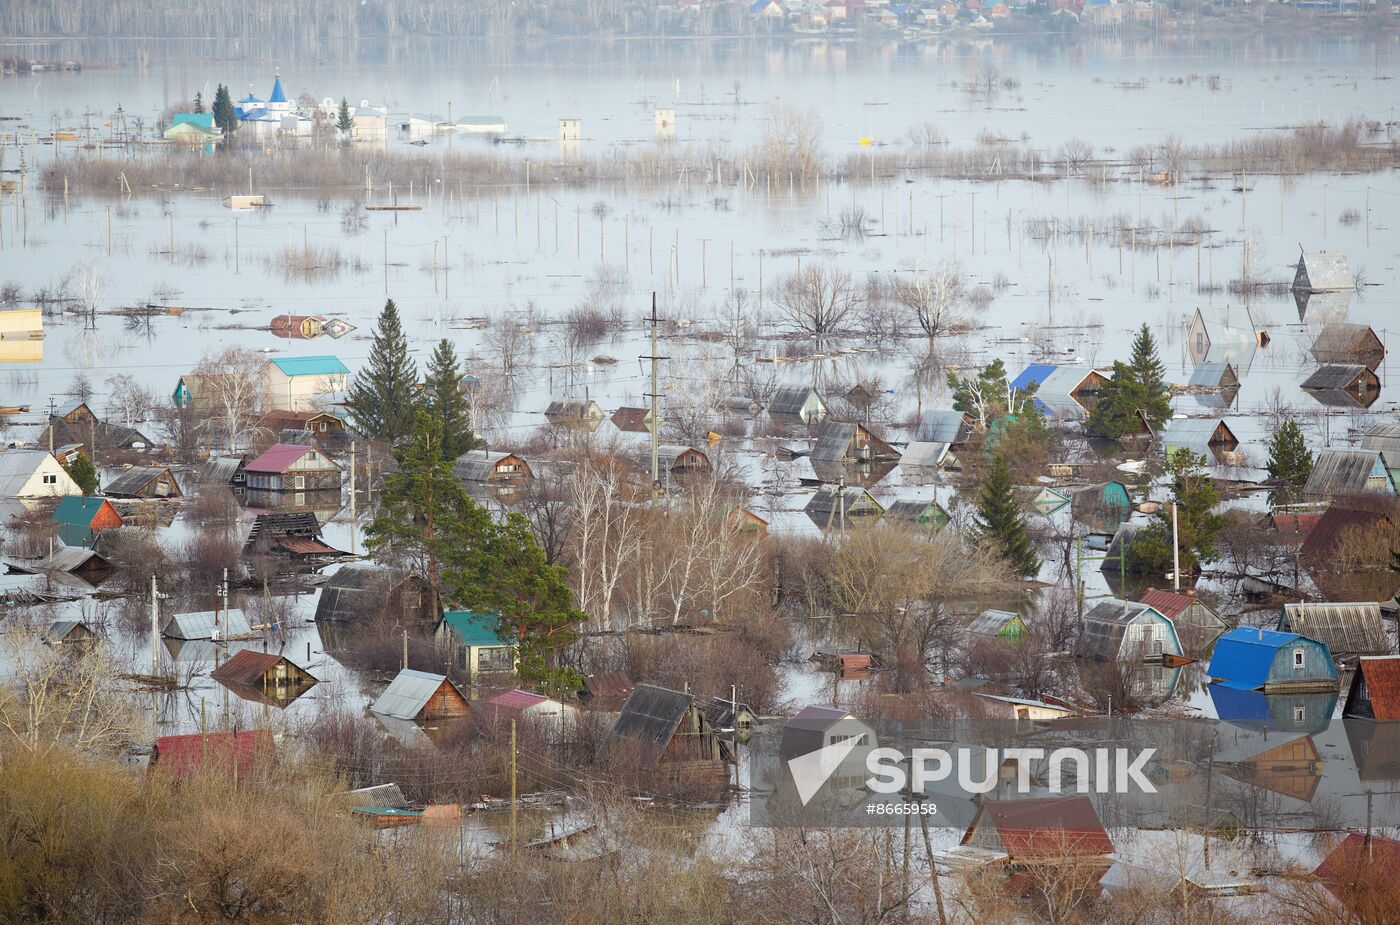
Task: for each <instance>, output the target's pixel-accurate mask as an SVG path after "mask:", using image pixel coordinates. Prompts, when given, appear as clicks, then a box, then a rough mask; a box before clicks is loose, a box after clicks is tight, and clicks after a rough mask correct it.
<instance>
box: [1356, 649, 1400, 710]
mask: <svg viewBox="0 0 1400 925" xmlns="http://www.w3.org/2000/svg"><path fill="white" fill-rule="evenodd" d="M1357 669H1358V670H1359V671H1360V672H1361V675H1362V677H1364V678H1365V679H1366V695H1367V696H1368V697H1369V698H1370V699H1371V712H1372V714H1373V716H1374V718H1375V719H1377V720H1383V721H1384V720H1400V657H1390V658H1363V659H1361V661H1360V663H1359V664H1358V665H1357ZM1351 683H1352V684H1355V683H1356V681H1355V680H1353V681H1352V682H1351ZM1348 699H1350V698H1348Z"/></svg>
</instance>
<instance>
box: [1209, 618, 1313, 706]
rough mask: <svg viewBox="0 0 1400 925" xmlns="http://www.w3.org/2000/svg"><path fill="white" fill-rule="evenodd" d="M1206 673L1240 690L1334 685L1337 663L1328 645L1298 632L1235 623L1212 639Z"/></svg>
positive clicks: (1301, 689) (1218, 681)
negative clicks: (1211, 650) (1230, 628)
mask: <svg viewBox="0 0 1400 925" xmlns="http://www.w3.org/2000/svg"><path fill="white" fill-rule="evenodd" d="M1206 676H1207V677H1209V678H1210V679H1211V680H1212V681H1215V682H1216V683H1218V684H1224V685H1226V686H1228V687H1233V688H1236V689H1239V690H1261V691H1264V692H1265V693H1269V692H1272V691H1289V690H1293V691H1303V690H1319V691H1320V690H1328V691H1335V690H1336V689H1337V683H1338V682H1337V666H1336V664H1335V663H1334V662H1333V661H1332V653H1331V652H1329V651H1328V649H1327V646H1326V645H1325V644H1323V643H1321V642H1319V641H1317V640H1316V639H1309V638H1308V637H1306V636H1300V635H1298V634H1297V633H1279V632H1275V631H1273V630H1266V629H1256V628H1252V627H1247V626H1241V627H1236V628H1235V629H1232V630H1230V632H1228V633H1226V634H1225V635H1223V636H1221V637H1220V638H1219V639H1217V640H1216V641H1215V649H1214V651H1213V652H1212V654H1211V659H1210V665H1209V666H1207V668H1206Z"/></svg>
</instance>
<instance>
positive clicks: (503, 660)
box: [433, 610, 516, 678]
mask: <svg viewBox="0 0 1400 925" xmlns="http://www.w3.org/2000/svg"><path fill="white" fill-rule="evenodd" d="M499 622H500V617H499V616H497V615H496V614H494V613H478V612H476V611H473V610H447V611H444V612H443V614H442V618H441V619H439V620H438V623H437V626H435V627H434V628H433V639H434V641H435V642H436V643H437V645H438V647H439V648H441V649H444V650H447V651H449V652H450V653H451V656H452V664H453V666H454V667H457V668H460V669H462V670H464V671H466V672H467V674H468V675H469V676H471V677H473V678H474V677H476V676H477V675H478V674H486V673H493V672H509V671H514V670H515V659H516V654H515V643H514V642H512V641H510V640H508V639H506V638H504V637H503V636H501V634H500V631H499V629H498V624H499Z"/></svg>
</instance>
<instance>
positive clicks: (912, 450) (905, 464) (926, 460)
mask: <svg viewBox="0 0 1400 925" xmlns="http://www.w3.org/2000/svg"><path fill="white" fill-rule="evenodd" d="M949 449H951V444H947V443H928V442H925V441H922V440H917V441H915V442H913V443H911V444H909V445H908V446H906V447H905V448H904V455H902V456H900V457H899V465H900V468H902V469H920V468H923V469H933V468H936V467H937V466H938V465H939V464H940V463H942V462H943V460H944V459H945V458H947V456H948V451H949Z"/></svg>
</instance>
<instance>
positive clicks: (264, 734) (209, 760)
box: [150, 729, 275, 780]
mask: <svg viewBox="0 0 1400 925" xmlns="http://www.w3.org/2000/svg"><path fill="white" fill-rule="evenodd" d="M274 749H275V745H274V739H273V737H272V732H271V731H269V730H267V729H239V730H229V731H219V732H195V733H190V734H188V735H174V736H160V737H158V738H157V739H156V741H155V746H154V747H153V748H152V749H151V764H150V768H151V771H152V773H159V774H165V775H168V776H169V777H171V778H173V779H175V780H184V779H185V778H189V777H194V776H195V775H197V774H199V773H201V772H204V771H208V772H210V773H211V774H217V775H219V776H221V777H223V778H225V779H228V778H229V777H230V776H232V778H233V779H234V780H243V779H246V778H248V777H251V776H252V775H253V774H254V772H256V771H257V769H258V768H259V767H265V766H267V765H269V764H271V762H272V757H273V753H274Z"/></svg>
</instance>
